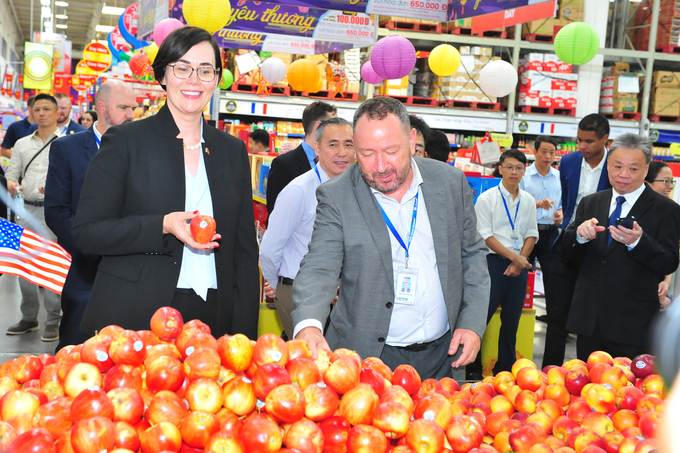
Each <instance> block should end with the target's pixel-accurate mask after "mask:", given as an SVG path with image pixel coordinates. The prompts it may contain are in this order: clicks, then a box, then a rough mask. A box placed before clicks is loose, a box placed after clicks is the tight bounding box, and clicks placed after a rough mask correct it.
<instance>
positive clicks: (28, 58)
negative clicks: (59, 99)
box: [24, 41, 54, 91]
mask: <svg viewBox="0 0 680 453" xmlns="http://www.w3.org/2000/svg"><path fill="white" fill-rule="evenodd" d="M53 56H54V46H53V45H52V44H42V43H37V42H30V41H27V42H25V43H24V88H25V89H26V88H28V89H34V90H47V91H50V90H51V89H52V58H53Z"/></svg>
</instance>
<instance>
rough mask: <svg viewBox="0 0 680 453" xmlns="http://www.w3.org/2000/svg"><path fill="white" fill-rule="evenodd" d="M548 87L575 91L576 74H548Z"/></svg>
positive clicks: (576, 87)
mask: <svg viewBox="0 0 680 453" xmlns="http://www.w3.org/2000/svg"><path fill="white" fill-rule="evenodd" d="M550 88H551V89H553V90H562V91H576V90H578V74H563V73H554V74H550Z"/></svg>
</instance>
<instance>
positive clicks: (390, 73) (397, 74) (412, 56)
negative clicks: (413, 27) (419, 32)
mask: <svg viewBox="0 0 680 453" xmlns="http://www.w3.org/2000/svg"><path fill="white" fill-rule="evenodd" d="M415 65H416V49H415V48H414V47H413V44H411V42H410V41H409V40H408V39H406V38H404V37H403V36H398V35H392V36H386V37H384V38H382V39H381V40H379V41H378V42H377V43H376V44H375V46H373V51H372V52H371V66H373V70H374V71H375V73H376V74H378V76H380V77H382V78H383V79H400V78H402V77H404V76H407V75H409V73H410V72H411V70H412V69H413V67H414V66H415Z"/></svg>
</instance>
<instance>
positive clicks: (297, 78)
mask: <svg viewBox="0 0 680 453" xmlns="http://www.w3.org/2000/svg"><path fill="white" fill-rule="evenodd" d="M286 76H287V77H288V85H290V87H291V88H292V89H294V90H296V91H308V92H310V93H314V91H313V90H314V89H316V87H317V85H318V84H319V79H321V75H320V74H319V70H318V69H317V67H316V65H315V64H314V63H313V62H312V61H311V60H296V61H294V62H293V63H292V64H291V65H290V66H289V67H288V72H287V73H286Z"/></svg>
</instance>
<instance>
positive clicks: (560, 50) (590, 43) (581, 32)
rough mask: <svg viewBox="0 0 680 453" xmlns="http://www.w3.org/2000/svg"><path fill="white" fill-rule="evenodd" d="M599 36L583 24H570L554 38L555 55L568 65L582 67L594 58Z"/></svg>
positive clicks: (590, 27)
mask: <svg viewBox="0 0 680 453" xmlns="http://www.w3.org/2000/svg"><path fill="white" fill-rule="evenodd" d="M599 48H600V35H598V34H597V31H596V30H595V29H594V28H593V27H592V26H591V25H589V24H586V23H585V22H572V23H570V24H569V25H567V26H566V27H563V28H562V29H561V30H560V31H559V32H558V33H557V36H555V53H556V54H557V56H558V57H560V60H562V61H564V62H565V63H568V64H577V65H582V64H586V63H588V62H589V61H590V60H592V59H593V58H595V55H597V50H598V49H599Z"/></svg>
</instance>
